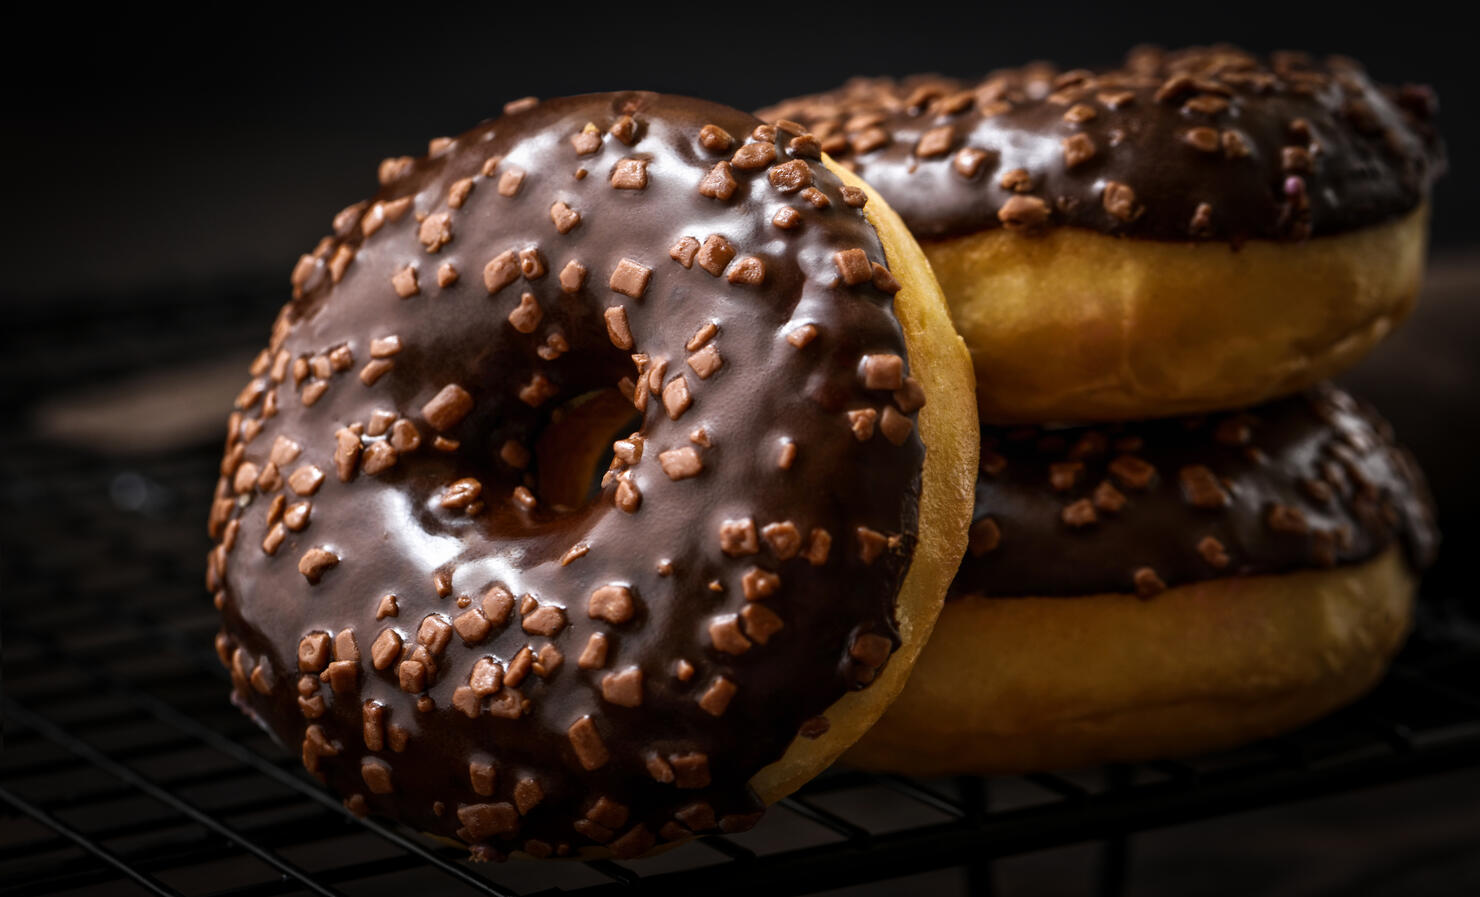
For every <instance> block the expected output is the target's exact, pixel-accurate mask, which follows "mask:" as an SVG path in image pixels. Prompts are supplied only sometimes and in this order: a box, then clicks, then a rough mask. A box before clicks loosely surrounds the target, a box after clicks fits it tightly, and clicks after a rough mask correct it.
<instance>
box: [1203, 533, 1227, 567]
mask: <svg viewBox="0 0 1480 897" xmlns="http://www.w3.org/2000/svg"><path fill="white" fill-rule="evenodd" d="M1197 553H1198V554H1200V555H1202V558H1203V560H1205V561H1207V562H1208V564H1209V565H1210V566H1212V567H1214V568H1216V569H1219V570H1221V569H1223V568H1224V567H1227V566H1228V564H1229V560H1230V559H1229V557H1228V550H1227V549H1226V548H1224V547H1223V543H1222V542H1220V541H1218V540H1217V539H1215V538H1214V537H1212V536H1204V537H1203V538H1202V539H1201V540H1199V541H1198V543H1197Z"/></svg>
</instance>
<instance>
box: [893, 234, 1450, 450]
mask: <svg viewBox="0 0 1480 897" xmlns="http://www.w3.org/2000/svg"><path fill="white" fill-rule="evenodd" d="M1427 235H1428V207H1427V205H1424V206H1421V207H1419V208H1418V209H1417V210H1415V211H1414V212H1412V213H1410V214H1408V215H1406V216H1404V217H1402V218H1399V219H1396V220H1394V221H1391V222H1388V223H1386V224H1381V225H1377V226H1374V227H1367V228H1363V229H1362V230H1358V231H1353V232H1351V233H1346V234H1339V235H1335V236H1326V237H1316V238H1314V239H1311V240H1307V241H1304V242H1299V243H1275V242H1271V241H1268V240H1254V241H1250V242H1248V243H1246V244H1244V245H1243V246H1241V247H1239V248H1238V249H1233V248H1231V247H1230V246H1229V245H1228V244H1226V243H1166V242H1159V241H1154V240H1137V239H1126V238H1118V237H1113V236H1106V235H1105V234H1101V233H1098V232H1094V231H1089V230H1084V229H1081V228H1071V227H1061V228H1055V229H1052V230H1050V231H1048V232H1046V233H1043V234H1040V235H1024V234H1020V233H1014V232H1011V231H1006V230H1002V229H995V230H988V231H981V232H978V233H974V234H969V235H967V236H963V237H956V238H952V239H946V240H927V241H924V242H923V244H922V245H923V248H924V250H925V254H926V255H927V256H928V257H929V258H930V262H931V265H932V266H933V267H934V269H935V274H936V276H937V277H938V278H939V280H940V285H941V288H942V289H943V290H944V291H945V294H946V299H947V300H948V301H949V302H950V306H951V314H952V316H953V317H954V319H955V322H956V327H957V329H958V330H959V331H960V333H961V335H962V337H963V338H964V339H965V340H966V345H967V346H968V347H969V348H970V349H971V354H972V360H973V362H974V363H975V368H976V377H977V399H978V401H979V403H980V408H981V413H982V420H983V421H984V422H988V423H1017V422H1029V423H1045V422H1054V421H1064V422H1071V421H1097V420H1124V419H1139V418H1147V417H1164V416H1171V415H1177V414H1191V413H1198V412H1203V411H1212V410H1221V409H1227V408H1238V407H1241V406H1244V405H1252V404H1256V403H1258V402H1261V401H1264V400H1266V399H1270V398H1274V397H1276V396H1279V395H1284V394H1286V393H1291V392H1294V391H1296V390H1299V389H1303V388H1305V387H1306V386H1310V385H1312V384H1314V383H1316V382H1317V381H1320V380H1323V379H1326V378H1328V377H1331V376H1332V375H1334V374H1337V373H1339V372H1340V371H1342V370H1344V369H1346V368H1347V367H1350V366H1351V365H1353V364H1355V363H1356V362H1357V360H1358V359H1360V358H1361V357H1362V356H1363V355H1365V354H1366V353H1367V351H1368V350H1369V349H1371V348H1372V346H1373V345H1375V344H1376V343H1377V342H1378V341H1379V340H1381V339H1382V338H1383V337H1384V336H1385V335H1387V333H1388V332H1389V331H1391V330H1392V329H1393V327H1394V326H1396V325H1397V324H1398V323H1399V322H1400V321H1402V320H1403V318H1405V317H1406V316H1407V315H1408V313H1409V312H1410V311H1411V310H1412V308H1413V304H1414V302H1415V300H1416V299H1417V297H1418V291H1419V287H1420V285H1421V283H1422V279H1423V264H1424V252H1425V246H1426V244H1427Z"/></svg>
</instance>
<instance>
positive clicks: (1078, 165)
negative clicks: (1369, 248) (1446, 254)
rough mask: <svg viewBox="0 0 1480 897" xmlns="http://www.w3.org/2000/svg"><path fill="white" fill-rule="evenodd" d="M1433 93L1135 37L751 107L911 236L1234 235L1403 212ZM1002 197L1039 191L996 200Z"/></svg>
mask: <svg viewBox="0 0 1480 897" xmlns="http://www.w3.org/2000/svg"><path fill="white" fill-rule="evenodd" d="M1405 97H1412V98H1416V101H1405V99H1404V98H1405ZM1436 108H1437V104H1436V102H1435V101H1434V100H1433V94H1432V93H1431V92H1430V91H1428V89H1427V88H1422V87H1415V86H1405V87H1403V88H1401V89H1395V88H1391V87H1386V86H1379V85H1376V84H1374V83H1372V82H1371V81H1370V80H1369V79H1368V77H1367V74H1366V72H1365V71H1364V70H1363V69H1362V67H1361V66H1360V65H1359V64H1358V63H1356V62H1355V61H1353V60H1351V59H1347V58H1344V57H1330V58H1328V59H1325V60H1322V61H1313V60H1311V59H1309V58H1306V57H1304V56H1303V55H1300V54H1276V55H1275V56H1274V57H1272V58H1271V59H1269V60H1263V59H1260V58H1258V57H1255V56H1252V55H1250V54H1248V53H1245V52H1243V51H1241V50H1239V49H1237V48H1234V47H1228V46H1216V47H1210V48H1191V49H1186V50H1179V51H1174V52H1166V51H1162V50H1159V49H1155V48H1140V49H1137V50H1135V51H1132V53H1131V54H1130V55H1129V56H1128V57H1127V59H1126V62H1125V64H1124V65H1123V66H1122V67H1121V68H1117V69H1108V70H1104V71H1098V72H1089V71H1075V72H1064V73H1060V72H1059V71H1057V70H1056V69H1054V68H1053V67H1052V66H1049V65H1046V64H1035V65H1031V66H1027V67H1024V68H1021V69H1013V70H1003V71H997V72H994V73H992V74H991V75H989V76H987V77H986V78H985V79H983V80H981V81H979V82H975V83H971V82H965V81H958V80H955V79H950V78H943V77H939V76H918V77H913V78H909V79H906V80H904V81H902V82H895V81H891V80H888V79H862V78H860V79H855V80H853V81H850V82H848V83H847V84H845V85H844V86H843V87H841V88H839V89H837V90H834V91H832V92H830V93H823V94H818V95H815V96H808V97H801V98H797V99H793V100H787V101H784V102H782V103H779V104H777V105H776V106H773V107H771V108H769V109H764V110H761V112H760V113H759V114H760V116H761V117H762V118H765V119H768V120H769V119H777V118H788V119H795V120H797V121H800V122H802V123H803V124H804V125H807V126H808V127H811V128H812V129H813V130H814V131H815V132H816V133H817V136H818V138H819V139H820V140H821V141H822V145H823V147H824V148H825V149H826V150H827V151H828V152H830V153H832V154H833V155H834V156H837V157H839V158H840V159H842V160H843V161H844V162H845V163H847V164H850V165H852V166H853V167H854V169H855V170H856V171H857V172H858V174H859V175H861V176H862V177H863V178H864V179H866V180H867V181H869V183H871V184H873V186H874V188H875V189H877V190H878V191H879V193H881V194H882V195H883V196H884V198H885V199H886V200H888V201H889V204H890V205H891V206H893V207H894V209H895V210H896V211H898V212H899V214H900V216H901V217H902V218H904V220H905V223H906V224H907V225H908V226H909V227H910V229H911V230H912V231H913V232H914V234H915V235H916V236H917V237H921V238H941V237H951V236H959V235H962V234H968V233H973V232H976V231H982V230H988V229H992V228H996V227H1008V228H1013V229H1018V230H1023V231H1027V232H1030V233H1031V232H1037V231H1040V230H1041V229H1042V227H1041V226H1042V225H1050V226H1054V225H1069V226H1073V227H1083V228H1088V229H1090V230H1095V231H1102V232H1107V233H1115V234H1125V235H1127V236H1135V237H1144V238H1149V239H1156V240H1173V241H1183V240H1220V241H1231V242H1234V243H1238V242H1241V241H1244V240H1249V239H1269V240H1299V239H1304V238H1305V237H1308V236H1319V235H1324V234H1334V233H1341V232H1344V231H1350V230H1355V229H1358V228H1362V227H1366V226H1369V225H1374V224H1378V223H1380V222H1383V221H1386V220H1388V219H1391V218H1394V217H1397V216H1399V215H1402V214H1404V213H1406V212H1409V211H1411V210H1412V209H1414V208H1415V207H1416V206H1417V205H1418V204H1419V203H1420V202H1422V201H1423V199H1424V198H1425V196H1426V195H1427V193H1428V190H1429V187H1430V185H1431V184H1432V182H1433V181H1434V180H1435V179H1436V178H1437V177H1438V176H1439V175H1440V174H1442V172H1443V170H1444V168H1445V159H1444V151H1443V148H1442V146H1441V144H1440V142H1439V138H1438V134H1437V131H1436V130H1435V128H1434V123H1433V114H1434V111H1435V109H1436ZM951 135H954V137H952V136H951ZM949 147H960V149H959V150H957V151H956V152H947V151H946V150H947V149H948V148H949ZM1220 147H1221V152H1220V151H1219V150H1220ZM1003 173H1006V174H1009V175H1012V177H1010V178H1003V176H1002V174H1003ZM1292 176H1293V177H1296V178H1298V179H1300V181H1301V184H1300V190H1299V191H1298V195H1296V194H1294V193H1292V192H1291V191H1290V190H1289V189H1288V187H1287V184H1286V180H1287V178H1289V177H1292ZM1107 184H1114V185H1118V187H1117V188H1116V189H1114V190H1107V189H1106V185H1107ZM1014 195H1024V196H1031V197H1032V198H1033V199H1035V200H1037V201H1038V205H1036V206H1034V207H1033V208H1032V209H1030V208H1029V207H1028V206H1025V205H1023V204H1022V203H1018V204H1017V205H1016V206H1014V207H1011V208H1008V207H1007V203H1008V200H1009V199H1010V198H1011V197H1013V196H1014ZM1202 208H1209V209H1210V211H1208V212H1201V211H1200V209H1202ZM1004 209H1006V211H1005V212H1004V211H1003V210H1004ZM1039 210H1041V211H1042V215H1043V220H1042V221H1038V220H1037V219H1036V218H1035V217H1034V216H1036V215H1037V214H1038V213H1039Z"/></svg>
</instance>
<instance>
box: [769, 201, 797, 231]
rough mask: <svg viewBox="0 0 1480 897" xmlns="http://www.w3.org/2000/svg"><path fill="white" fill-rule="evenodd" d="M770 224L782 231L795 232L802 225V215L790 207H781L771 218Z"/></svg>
mask: <svg viewBox="0 0 1480 897" xmlns="http://www.w3.org/2000/svg"><path fill="white" fill-rule="evenodd" d="M771 223H772V224H774V225H775V226H776V227H779V228H781V229H782V230H795V229H796V228H798V227H801V225H802V213H801V212H798V211H797V210H796V209H794V208H792V207H791V206H782V207H781V208H779V209H777V210H776V214H775V215H773V216H771Z"/></svg>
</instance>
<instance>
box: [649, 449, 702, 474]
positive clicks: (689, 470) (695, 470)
mask: <svg viewBox="0 0 1480 897" xmlns="http://www.w3.org/2000/svg"><path fill="white" fill-rule="evenodd" d="M658 464H659V465H660V466H661V467H662V468H663V472H664V473H665V474H667V475H668V478H669V479H670V480H686V479H689V478H690V477H696V476H698V475H699V473H700V472H701V471H703V470H704V462H703V461H701V460H700V458H699V453H698V452H697V451H695V450H694V449H691V448H679V449H672V450H671V451H666V452H661V453H659V455H658Z"/></svg>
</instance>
